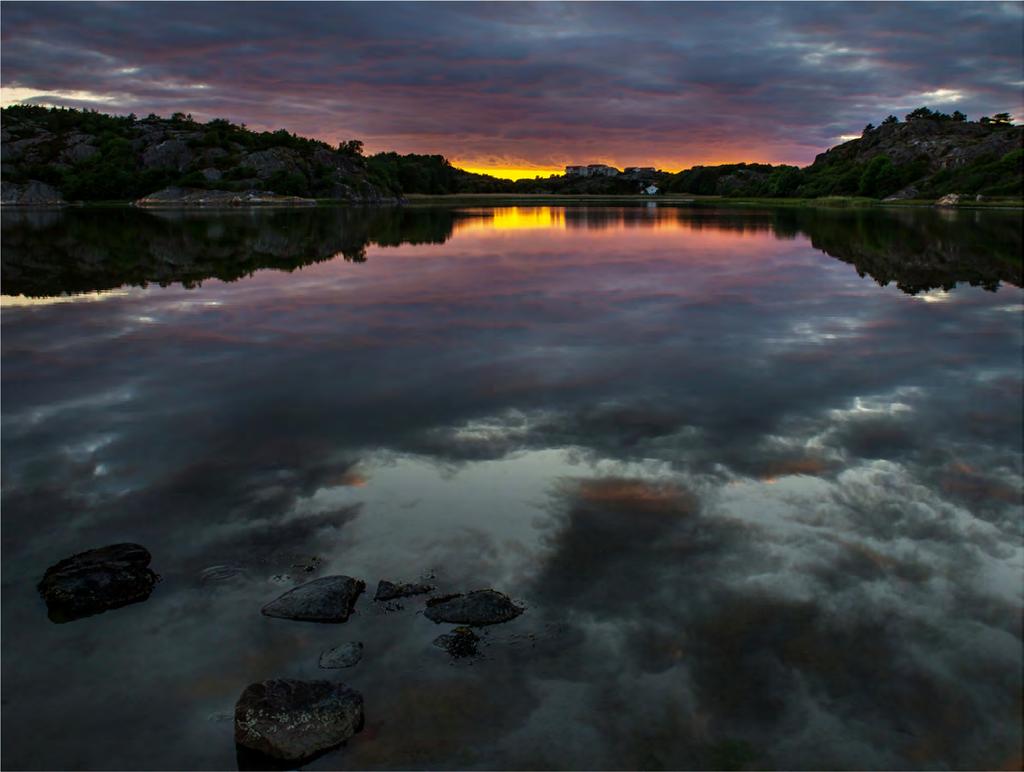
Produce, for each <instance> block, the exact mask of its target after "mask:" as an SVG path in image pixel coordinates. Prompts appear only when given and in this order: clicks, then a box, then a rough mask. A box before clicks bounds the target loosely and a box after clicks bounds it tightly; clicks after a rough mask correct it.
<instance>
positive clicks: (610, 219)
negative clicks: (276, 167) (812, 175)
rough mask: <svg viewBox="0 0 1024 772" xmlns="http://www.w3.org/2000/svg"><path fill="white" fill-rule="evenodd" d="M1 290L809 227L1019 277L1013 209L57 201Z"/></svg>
mask: <svg viewBox="0 0 1024 772" xmlns="http://www.w3.org/2000/svg"><path fill="white" fill-rule="evenodd" d="M2 223H3V234H4V251H3V256H2V263H0V264H2V288H3V292H4V293H5V294H7V295H25V296H27V297H49V296H56V295H61V294H67V293H78V292H91V291H97V290H104V289H113V288H116V287H122V286H146V285H147V284H158V285H161V286H166V285H169V284H175V283H178V284H182V285H183V286H185V287H194V286H197V285H198V284H200V283H201V282H202V281H203V280H204V279H208V278H215V279H220V280H222V281H234V280H237V279H240V278H243V277H245V276H249V275H251V274H252V273H253V272H255V271H257V270H260V269H275V270H283V271H293V270H295V269H297V268H301V267H303V266H306V265H310V264H313V263H317V262H322V261H325V260H330V259H332V258H335V257H339V256H340V257H342V258H343V259H345V260H349V261H352V262H362V261H365V260H366V250H367V248H368V247H370V246H372V245H378V246H386V247H390V246H399V245H402V244H429V243H444V242H445V241H447V240H449V239H451V238H453V237H455V238H458V237H459V236H460V235H462V234H467V233H480V232H486V231H498V232H500V231H503V230H509V229H511V230H523V229H531V230H551V229H562V230H564V229H569V230H572V229H576V230H585V231H628V230H631V229H655V230H659V231H674V232H677V233H678V234H679V235H680V236H681V237H683V236H685V235H686V234H687V233H690V234H695V233H706V232H713V231H720V232H726V233H738V234H771V235H773V236H774V237H775V238H778V239H785V240H791V239H794V238H796V237H798V236H800V235H804V236H806V237H808V238H809V239H810V241H811V243H812V244H813V245H814V246H815V247H817V248H818V249H820V250H821V251H823V252H824V253H825V254H828V255H830V256H832V257H836V258H838V259H840V260H843V261H845V262H847V263H850V264H852V265H853V266H855V268H856V269H857V271H858V273H860V275H861V276H865V275H870V276H871V277H872V278H874V279H875V280H876V281H877V282H878V283H879V284H882V285H885V284H889V283H890V282H894V283H895V284H896V285H897V286H898V287H899V288H900V289H901V290H903V291H904V292H907V293H910V294H916V293H919V292H924V291H927V290H931V289H940V288H941V289H945V290H950V289H952V288H954V287H955V286H956V285H957V284H958V283H968V284H971V285H976V286H981V287H984V288H985V289H988V290H995V289H996V288H997V287H998V286H999V284H1000V283H1001V282H1005V283H1009V284H1013V285H1015V286H1020V285H1021V284H1022V272H1024V268H1022V263H1021V257H1020V255H1021V248H1022V244H1021V229H1020V226H1019V217H1018V216H1017V215H1016V213H1013V212H967V211H965V212H937V211H932V210H928V209H915V210H883V209H864V210H842V209H834V210H829V209H812V208H779V209H773V210H745V209H731V210H730V209H724V210H723V209H706V208H668V207H658V206H653V207H592V206H579V207H565V208H559V207H508V208H499V209H465V210H455V209H442V208H437V209H435V208H394V209H387V208H377V209H348V208H339V207H322V208H316V209H278V210H259V211H205V210H204V211H158V212H152V211H141V210H135V209H113V210H84V211H83V210H74V209H71V210H61V211H49V210H48V211H9V210H5V211H4V212H3V213H2Z"/></svg>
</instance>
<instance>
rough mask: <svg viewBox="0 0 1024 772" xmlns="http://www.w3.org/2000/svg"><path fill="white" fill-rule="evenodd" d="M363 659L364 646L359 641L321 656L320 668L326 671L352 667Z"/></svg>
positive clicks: (338, 647)
mask: <svg viewBox="0 0 1024 772" xmlns="http://www.w3.org/2000/svg"><path fill="white" fill-rule="evenodd" d="M362 658H363V644H362V643H360V642H359V641H351V642H349V643H343V644H342V645H341V646H335V647H334V648H333V649H327V651H324V652H322V653H321V654H320V667H322V668H324V669H331V668H338V667H352V666H353V665H356V664H358V662H359V660H361V659H362Z"/></svg>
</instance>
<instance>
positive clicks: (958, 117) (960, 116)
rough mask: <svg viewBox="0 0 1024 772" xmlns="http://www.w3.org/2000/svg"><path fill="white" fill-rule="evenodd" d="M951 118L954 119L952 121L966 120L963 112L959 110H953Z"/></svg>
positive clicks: (960, 121)
mask: <svg viewBox="0 0 1024 772" xmlns="http://www.w3.org/2000/svg"><path fill="white" fill-rule="evenodd" d="M953 120H954V121H957V122H959V123H963V122H964V121H966V120H967V116H966V115H964V114H963V113H962V112H960V111H959V110H954V111H953Z"/></svg>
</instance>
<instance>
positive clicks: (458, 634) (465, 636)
mask: <svg viewBox="0 0 1024 772" xmlns="http://www.w3.org/2000/svg"><path fill="white" fill-rule="evenodd" d="M479 643H480V636H479V635H477V634H476V633H474V632H473V631H472V630H471V629H469V628H468V627H456V628H455V629H454V630H452V631H451V632H450V633H445V634H444V635H439V636H437V638H435V639H434V645H435V646H440V647H441V648H442V649H444V650H445V651H447V652H448V653H449V654H451V655H452V657H454V658H456V659H461V658H463V657H475V656H476V655H477V654H478V653H479V652H478V651H477V644H479Z"/></svg>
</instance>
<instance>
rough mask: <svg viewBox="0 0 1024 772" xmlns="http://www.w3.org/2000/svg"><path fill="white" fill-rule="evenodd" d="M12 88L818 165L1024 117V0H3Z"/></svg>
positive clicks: (146, 107) (340, 126)
mask: <svg viewBox="0 0 1024 772" xmlns="http://www.w3.org/2000/svg"><path fill="white" fill-rule="evenodd" d="M0 41H2V52H0V86H2V92H3V94H2V98H3V103H4V104H5V105H6V104H12V103H17V102H29V103H42V104H61V105H68V106H74V107H89V108H95V109H98V110H101V111H104V112H112V113H129V112H134V113H136V114H139V115H147V114H149V113H151V112H155V113H157V114H159V115H169V114H171V113H172V112H175V111H182V112H187V113H192V115H193V116H195V117H196V118H198V119H204V120H205V119H209V118H215V117H223V118H228V119H230V120H232V121H235V122H238V123H245V124H246V125H247V126H249V127H250V128H254V129H278V128H287V129H288V130H290V131H294V132H295V133H297V134H300V135H304V136H313V137H318V138H321V139H324V140H327V141H330V142H337V141H340V140H345V139H350V138H356V139H361V140H363V142H364V143H365V146H366V150H367V151H369V152H377V151H381V150H396V151H398V152H402V153H411V152H416V153H440V154H443V155H445V156H446V157H448V158H449V160H451V161H452V162H453V163H454V164H456V165H457V166H461V167H463V168H467V169H471V170H474V171H485V172H489V173H494V174H498V175H500V176H507V177H517V176H530V177H532V176H535V175H537V174H542V175H547V174H550V173H554V172H560V171H561V169H562V167H564V166H565V165H567V164H580V163H609V164H613V165H615V166H618V167H620V168H621V167H623V166H634V165H642V166H657V167H659V168H663V169H666V170H671V171H675V170H678V169H681V168H687V167H689V166H693V165H696V164H713V163H728V162H737V161H760V162H768V163H794V164H800V165H804V164H808V163H810V162H811V161H813V160H814V156H815V155H816V154H817V153H819V152H822V151H823V150H825V149H826V148H828V147H829V146H831V145H834V144H837V143H839V142H841V141H844V140H845V139H851V138H853V137H855V136H859V134H860V132H861V130H862V129H863V127H864V125H865V124H866V123H868V122H873V123H876V124H877V123H878V122H879V121H880V120H881V119H882V118H884V117H885V116H886V115H888V114H890V113H894V114H896V115H898V116H901V117H902V116H903V115H905V114H906V113H907V112H909V111H910V110H912V109H914V108H916V107H920V106H922V105H927V106H928V107H931V108H933V109H938V110H942V111H945V112H952V111H953V110H961V111H963V112H965V113H967V115H968V116H969V117H970V118H972V119H976V118H978V117H980V116H981V115H991V114H993V113H996V112H1009V113H1011V114H1013V115H1015V116H1022V115H1024V96H1022V92H1024V4H1022V3H1019V2H1004V3H1000V2H971V3H958V2H948V3H934V4H933V3H824V2H821V3H817V2H815V3H769V2H765V3H740V2H738V3H408V4H407V3H274V2H269V3H258V4H250V3H174V4H172V3H123V4H122V3H89V4H84V3H74V4H66V3H29V2H4V3H2V4H0Z"/></svg>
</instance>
